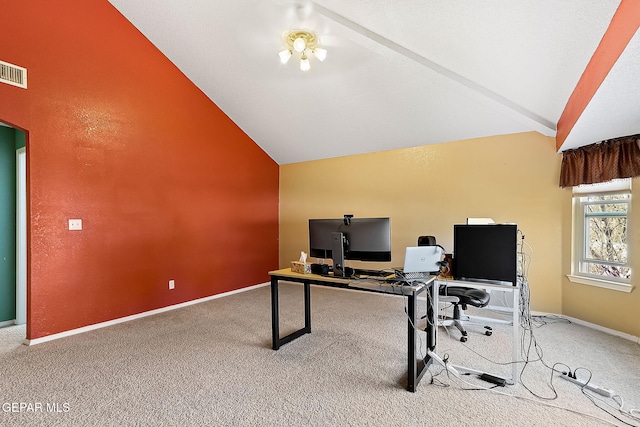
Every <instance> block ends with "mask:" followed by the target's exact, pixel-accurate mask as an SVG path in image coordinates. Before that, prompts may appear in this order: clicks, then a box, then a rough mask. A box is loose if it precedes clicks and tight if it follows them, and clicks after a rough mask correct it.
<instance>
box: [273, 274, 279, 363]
mask: <svg viewBox="0 0 640 427" xmlns="http://www.w3.org/2000/svg"><path fill="white" fill-rule="evenodd" d="M271 345H272V347H273V349H274V350H277V349H279V348H280V317H279V303H278V278H277V277H273V276H271Z"/></svg>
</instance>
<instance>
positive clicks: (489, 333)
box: [484, 331, 493, 337]
mask: <svg viewBox="0 0 640 427" xmlns="http://www.w3.org/2000/svg"><path fill="white" fill-rule="evenodd" d="M492 333H493V332H491V331H487V332H485V333H484V334H485V335H486V336H488V337H490V336H491V334H492Z"/></svg>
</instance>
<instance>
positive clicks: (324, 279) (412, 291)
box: [269, 268, 438, 392]
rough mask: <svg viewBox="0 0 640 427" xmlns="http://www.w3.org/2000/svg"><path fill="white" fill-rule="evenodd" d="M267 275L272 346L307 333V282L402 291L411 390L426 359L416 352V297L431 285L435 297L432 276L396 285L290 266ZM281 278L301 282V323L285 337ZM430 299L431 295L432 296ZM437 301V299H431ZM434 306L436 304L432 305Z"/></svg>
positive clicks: (431, 336)
mask: <svg viewBox="0 0 640 427" xmlns="http://www.w3.org/2000/svg"><path fill="white" fill-rule="evenodd" d="M269 276H271V339H272V341H271V342H272V345H273V349H274V350H278V349H279V348H280V347H281V346H283V345H284V344H287V343H288V342H291V341H293V340H295V339H296V338H299V337H301V336H302V335H304V334H310V333H311V289H310V285H311V284H314V285H320V286H329V287H334V288H345V289H353V290H359V291H364V292H377V293H385V294H396V295H404V296H406V297H408V303H407V310H408V313H407V315H408V319H407V390H409V391H411V392H414V391H416V387H417V386H418V383H419V382H420V380H421V379H422V376H423V375H424V374H425V372H426V371H427V368H428V366H429V360H427V359H426V358H425V359H424V360H419V359H418V357H417V356H416V351H417V349H416V341H417V340H416V338H417V334H418V331H417V330H416V328H414V325H416V320H417V319H416V317H417V299H418V298H417V297H418V295H419V294H421V293H422V292H424V291H425V290H427V289H431V291H432V298H434V297H436V298H437V294H438V292H437V287H436V286H433V283H434V281H435V276H434V277H431V278H430V279H426V280H424V281H422V282H420V283H415V284H406V285H405V286H396V285H394V284H392V283H388V282H381V281H376V280H374V279H371V280H361V279H355V280H353V279H348V278H337V277H332V276H320V275H317V274H300V273H294V272H292V271H291V269H290V268H285V269H282V270H276V271H270V272H269ZM280 280H285V281H289V282H298V283H302V284H303V285H304V327H302V328H300V329H298V330H297V331H295V332H292V333H290V334H289V335H287V336H285V337H282V338H281V337H280V318H279V302H278V282H279V281H280ZM432 301H433V299H432ZM435 301H437V299H436V300H435ZM433 307H434V306H433V305H432V306H430V307H429V309H428V311H427V315H428V316H429V318H430V319H434V320H435V315H436V312H435V311H434V310H433ZM435 307H436V308H437V306H435ZM434 324H435V323H434V321H432V322H427V329H428V331H427V346H428V347H429V348H431V349H433V348H435V329H436V328H434V327H432V326H431V325H434Z"/></svg>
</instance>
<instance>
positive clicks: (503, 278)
mask: <svg viewBox="0 0 640 427" xmlns="http://www.w3.org/2000/svg"><path fill="white" fill-rule="evenodd" d="M517 237H518V226H517V225H515V224H491V225H466V224H465V225H454V226H453V274H454V277H455V278H456V279H458V280H471V281H487V282H501V283H502V284H506V285H514V286H515V285H517V283H518V282H517V279H518V277H517V274H518V273H517V258H518V253H517V252H518V250H517V245H518V239H517Z"/></svg>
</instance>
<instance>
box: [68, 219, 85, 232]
mask: <svg viewBox="0 0 640 427" xmlns="http://www.w3.org/2000/svg"><path fill="white" fill-rule="evenodd" d="M69 230H82V220H81V219H70V220H69Z"/></svg>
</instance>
